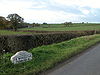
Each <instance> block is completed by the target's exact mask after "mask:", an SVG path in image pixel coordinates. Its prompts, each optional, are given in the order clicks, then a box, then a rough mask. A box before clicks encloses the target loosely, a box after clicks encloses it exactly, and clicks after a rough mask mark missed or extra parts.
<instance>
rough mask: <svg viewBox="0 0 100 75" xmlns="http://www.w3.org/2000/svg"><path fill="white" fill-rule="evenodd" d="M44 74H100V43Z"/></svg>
mask: <svg viewBox="0 0 100 75" xmlns="http://www.w3.org/2000/svg"><path fill="white" fill-rule="evenodd" d="M43 75H100V44H98V45H96V46H94V47H92V48H90V49H89V50H88V51H86V52H85V53H83V54H82V55H80V56H78V57H77V58H75V59H74V60H72V61H71V62H69V63H64V65H62V66H60V67H56V68H55V69H53V70H51V71H49V72H48V73H44V74H43Z"/></svg>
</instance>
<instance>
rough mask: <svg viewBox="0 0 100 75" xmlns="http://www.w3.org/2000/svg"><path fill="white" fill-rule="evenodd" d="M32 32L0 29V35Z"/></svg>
mask: <svg viewBox="0 0 100 75" xmlns="http://www.w3.org/2000/svg"><path fill="white" fill-rule="evenodd" d="M25 34H31V33H30V32H15V31H8V30H0V35H25Z"/></svg>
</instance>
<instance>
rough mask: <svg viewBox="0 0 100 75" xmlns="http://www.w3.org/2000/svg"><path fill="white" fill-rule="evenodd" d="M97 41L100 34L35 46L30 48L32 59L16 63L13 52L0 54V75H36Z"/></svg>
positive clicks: (99, 38)
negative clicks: (13, 61)
mask: <svg viewBox="0 0 100 75" xmlns="http://www.w3.org/2000/svg"><path fill="white" fill-rule="evenodd" d="M97 42H100V34H98V35H91V36H84V37H80V38H75V39H72V40H69V41H65V42H62V43H58V44H52V45H47V46H41V47H37V48H33V49H31V50H29V52H31V53H32V54H33V59H32V60H31V61H28V62H24V63H20V64H15V65H14V64H12V63H11V61H10V57H11V56H12V55H13V53H6V54H4V55H2V56H0V75H35V74H36V73H38V72H40V71H45V70H47V69H49V68H51V67H54V65H55V64H57V63H58V62H61V61H62V60H65V59H66V60H67V59H69V58H71V57H72V56H74V55H76V54H78V53H80V52H82V51H84V50H85V49H86V48H88V47H90V46H91V45H94V44H96V43H97Z"/></svg>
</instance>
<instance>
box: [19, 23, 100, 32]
mask: <svg viewBox="0 0 100 75" xmlns="http://www.w3.org/2000/svg"><path fill="white" fill-rule="evenodd" d="M20 30H35V31H82V30H100V24H73V25H70V26H67V27H66V26H65V25H63V24H50V25H41V27H32V28H23V29H20Z"/></svg>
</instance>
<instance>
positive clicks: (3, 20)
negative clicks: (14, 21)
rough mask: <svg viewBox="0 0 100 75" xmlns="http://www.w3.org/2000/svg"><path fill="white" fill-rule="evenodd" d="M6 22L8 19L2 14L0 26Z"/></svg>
mask: <svg viewBox="0 0 100 75" xmlns="http://www.w3.org/2000/svg"><path fill="white" fill-rule="evenodd" d="M5 24H6V19H5V17H2V16H0V26H1V25H2V26H3V25H5Z"/></svg>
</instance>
